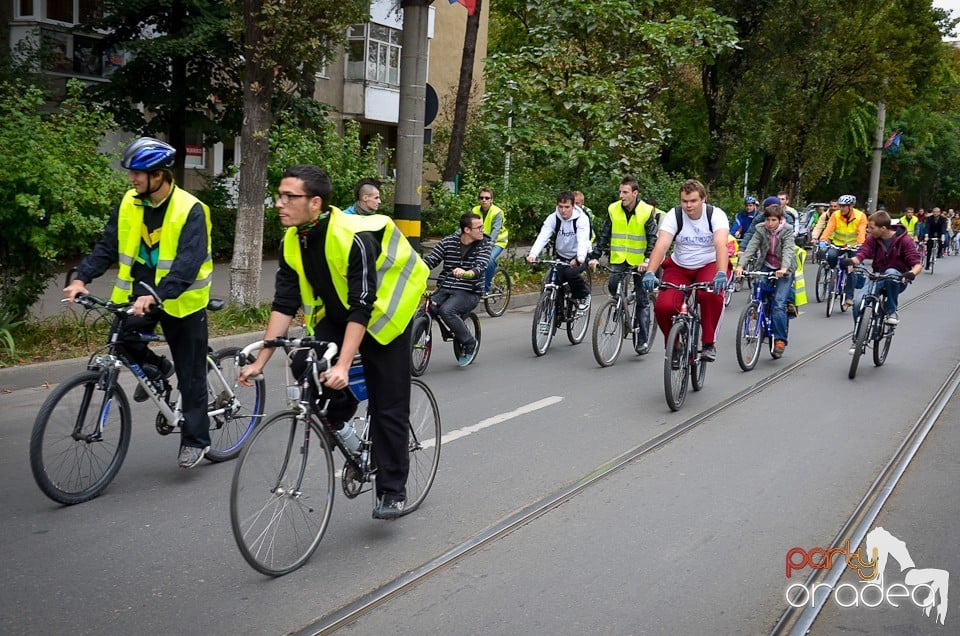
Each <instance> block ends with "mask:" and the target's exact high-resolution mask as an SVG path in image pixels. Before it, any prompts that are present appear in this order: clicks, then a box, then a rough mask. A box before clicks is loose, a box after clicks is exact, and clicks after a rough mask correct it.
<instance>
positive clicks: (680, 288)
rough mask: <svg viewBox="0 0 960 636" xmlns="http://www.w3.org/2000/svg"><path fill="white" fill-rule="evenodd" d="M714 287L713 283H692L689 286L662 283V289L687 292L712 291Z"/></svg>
mask: <svg viewBox="0 0 960 636" xmlns="http://www.w3.org/2000/svg"><path fill="white" fill-rule="evenodd" d="M712 287H713V281H709V282H703V283H690V284H689V285H677V284H676V283H671V282H668V281H665V280H664V281H660V289H676V290H678V291H687V290H693V289H710V288H712Z"/></svg>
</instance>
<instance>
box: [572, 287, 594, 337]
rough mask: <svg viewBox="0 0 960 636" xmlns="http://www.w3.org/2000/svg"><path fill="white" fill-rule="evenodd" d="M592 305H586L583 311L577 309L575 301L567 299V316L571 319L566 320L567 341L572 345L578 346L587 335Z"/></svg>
mask: <svg viewBox="0 0 960 636" xmlns="http://www.w3.org/2000/svg"><path fill="white" fill-rule="evenodd" d="M591 309H592V305H587V308H586V309H584V310H583V311H581V310H579V309H577V301H575V300H573V298H571V297H568V298H567V315H568V316H570V317H571V318H570V319H569V320H567V340H569V341H570V344H572V345H578V344H580V343H581V342H583V339H584V337H586V335H587V329H589V328H590V310H591Z"/></svg>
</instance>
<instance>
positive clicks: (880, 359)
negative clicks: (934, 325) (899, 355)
mask: <svg viewBox="0 0 960 636" xmlns="http://www.w3.org/2000/svg"><path fill="white" fill-rule="evenodd" d="M857 270H858V273H859V274H861V275H863V276H866V277H867V279H868V281H867V288H866V291H865V292H864V294H863V296H862V297H861V298H860V303H859V305H858V307H859V310H858V315H857V321H856V323H854V327H853V357H852V358H851V359H850V372H849V373H848V376H849V377H850V379H851V380H853V379H854V378H855V377H857V367H858V366H859V365H860V357H861V356H862V355H864V354H866V352H867V348H868V347H870V348H872V349H873V364H874V366H877V367H880V366H883V363H884V362H886V360H887V354H888V353H890V345H892V344H893V335H894V332H895V331H896V325H888V324H887V309H886V308H887V290H886V287H880V288H878V285H877V283H879V282H880V281H884V280H889V281H895V282H896V283H900V282H901V281H902V280H903V276H902V275H901V274H876V273H874V272H871V271H869V270H867V269H866V268H865V267H862V266H858V267H857Z"/></svg>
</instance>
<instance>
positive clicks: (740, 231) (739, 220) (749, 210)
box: [730, 197, 757, 241]
mask: <svg viewBox="0 0 960 636" xmlns="http://www.w3.org/2000/svg"><path fill="white" fill-rule="evenodd" d="M756 217H757V198H756V197H747V198H745V199H744V200H743V209H742V210H740V211H739V212H737V216H735V217H734V219H733V225H731V226H730V234H732V235H733V236H735V237H736V238H737V240H738V241H739V240H742V239H743V235H744V234H745V233H746V231H747V228H749V227H750V225H751V224H752V223H753V220H754V219H755V218H756Z"/></svg>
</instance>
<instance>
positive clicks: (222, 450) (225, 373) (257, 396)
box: [204, 347, 267, 462]
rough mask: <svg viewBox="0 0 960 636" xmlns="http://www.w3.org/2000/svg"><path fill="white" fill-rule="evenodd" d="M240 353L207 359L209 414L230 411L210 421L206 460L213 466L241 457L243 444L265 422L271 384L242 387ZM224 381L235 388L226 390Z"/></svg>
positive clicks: (225, 352)
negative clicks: (264, 409)
mask: <svg viewBox="0 0 960 636" xmlns="http://www.w3.org/2000/svg"><path fill="white" fill-rule="evenodd" d="M238 353H240V347H225V348H223V349H218V350H217V351H214V352H213V353H212V354H210V355H209V356H208V357H207V395H208V401H207V411H208V412H211V411H214V410H219V409H222V408H226V409H227V411H226V412H225V413H221V414H220V415H213V416H210V418H209V419H210V450H208V451H207V454H206V455H205V456H204V457H206V458H207V459H208V460H210V461H212V462H223V461H228V460H231V459H236V458H237V457H239V456H240V450H241V449H242V448H243V444H244V443H245V442H246V441H247V439H248V438H249V437H250V434H251V433H252V432H253V429H254V428H256V426H257V423H259V422H260V420H261V419H263V407H264V404H265V403H266V401H267V382H266V380H264V379H263V378H260V379H259V380H254V382H253V386H249V387H248V386H241V385H240V383H239V382H237V381H236V378H237V373H238V371H239V369H237V354H238ZM211 365H212V366H211ZM214 369H216V371H215V370H214ZM221 378H222V379H223V380H224V381H226V382H229V383H231V385H230V386H222V385H221V384H220V382H221Z"/></svg>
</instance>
